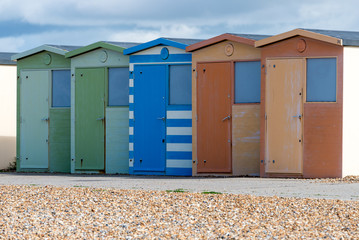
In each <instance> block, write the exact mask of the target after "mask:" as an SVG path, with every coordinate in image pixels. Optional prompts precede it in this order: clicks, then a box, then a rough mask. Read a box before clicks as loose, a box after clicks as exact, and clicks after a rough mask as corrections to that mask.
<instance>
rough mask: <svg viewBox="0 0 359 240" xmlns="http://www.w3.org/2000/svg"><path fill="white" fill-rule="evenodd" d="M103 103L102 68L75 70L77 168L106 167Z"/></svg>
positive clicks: (96, 168)
mask: <svg viewBox="0 0 359 240" xmlns="http://www.w3.org/2000/svg"><path fill="white" fill-rule="evenodd" d="M105 104H106V103H105V69H104V68H83V69H76V74H75V148H76V149H75V168H76V170H105V163H104V162H105V161H104V149H105V146H104V145H105V132H104V129H105V128H104V127H105V126H104V124H105V121H104V120H101V119H104V117H105Z"/></svg>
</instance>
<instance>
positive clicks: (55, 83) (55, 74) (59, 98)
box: [52, 70, 71, 107]
mask: <svg viewBox="0 0 359 240" xmlns="http://www.w3.org/2000/svg"><path fill="white" fill-rule="evenodd" d="M70 105H71V72H70V70H54V71H52V107H70Z"/></svg>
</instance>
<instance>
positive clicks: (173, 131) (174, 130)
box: [167, 127, 192, 136]
mask: <svg viewBox="0 0 359 240" xmlns="http://www.w3.org/2000/svg"><path fill="white" fill-rule="evenodd" d="M167 135H181V136H183V135H189V136H191V135H192V127H167Z"/></svg>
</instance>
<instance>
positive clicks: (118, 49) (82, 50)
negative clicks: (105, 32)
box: [65, 41, 125, 58]
mask: <svg viewBox="0 0 359 240" xmlns="http://www.w3.org/2000/svg"><path fill="white" fill-rule="evenodd" d="M98 48H105V49H109V50H113V51H116V52H120V53H122V52H123V50H125V48H123V47H120V46H116V45H114V44H111V43H107V42H103V41H100V42H95V43H93V44H90V45H87V46H85V47H81V48H78V49H75V50H72V51H70V52H67V53H66V54H65V57H66V58H72V57H76V56H78V55H81V54H84V53H87V52H91V51H93V50H95V49H98Z"/></svg>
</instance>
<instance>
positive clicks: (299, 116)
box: [293, 115, 302, 119]
mask: <svg viewBox="0 0 359 240" xmlns="http://www.w3.org/2000/svg"><path fill="white" fill-rule="evenodd" d="M293 117H294V118H299V119H302V115H295V116H293Z"/></svg>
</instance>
